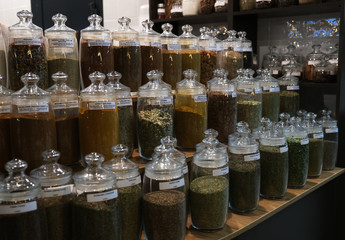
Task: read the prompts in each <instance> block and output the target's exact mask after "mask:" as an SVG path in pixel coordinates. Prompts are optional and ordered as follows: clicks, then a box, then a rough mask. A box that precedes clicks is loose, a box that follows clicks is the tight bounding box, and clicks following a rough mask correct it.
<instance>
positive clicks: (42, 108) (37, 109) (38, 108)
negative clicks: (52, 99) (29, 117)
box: [18, 104, 49, 113]
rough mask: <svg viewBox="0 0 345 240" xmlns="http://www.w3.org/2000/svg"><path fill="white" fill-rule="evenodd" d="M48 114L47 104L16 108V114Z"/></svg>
mask: <svg viewBox="0 0 345 240" xmlns="http://www.w3.org/2000/svg"><path fill="white" fill-rule="evenodd" d="M45 112H49V106H48V104H42V105H33V106H31V105H28V106H18V113H45Z"/></svg>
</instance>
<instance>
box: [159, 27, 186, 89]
mask: <svg viewBox="0 0 345 240" xmlns="http://www.w3.org/2000/svg"><path fill="white" fill-rule="evenodd" d="M172 29H173V26H172V25H171V24H170V23H165V24H163V25H162V30H163V33H162V34H161V37H160V40H161V42H162V48H163V73H164V75H163V81H164V82H166V83H168V84H170V85H171V88H172V89H173V90H175V89H176V83H177V82H179V81H181V76H182V55H181V45H180V43H179V39H178V37H177V36H176V35H175V34H173V33H172V32H171V31H172Z"/></svg>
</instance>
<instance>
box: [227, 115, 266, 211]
mask: <svg viewBox="0 0 345 240" xmlns="http://www.w3.org/2000/svg"><path fill="white" fill-rule="evenodd" d="M229 152H230V153H229V156H230V160H229V190H230V192H229V203H230V205H229V206H230V208H231V210H233V211H235V212H241V213H243V212H250V211H253V210H255V209H256V208H257V207H258V203H259V195H260V152H259V144H258V142H257V141H256V140H255V138H254V137H252V136H251V135H250V129H249V128H248V127H247V126H245V123H244V122H239V123H238V125H237V132H236V134H234V137H233V138H231V140H230V141H229Z"/></svg>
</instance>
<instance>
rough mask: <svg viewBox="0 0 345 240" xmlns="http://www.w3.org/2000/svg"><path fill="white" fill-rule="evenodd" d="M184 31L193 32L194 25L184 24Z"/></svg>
mask: <svg viewBox="0 0 345 240" xmlns="http://www.w3.org/2000/svg"><path fill="white" fill-rule="evenodd" d="M182 31H183V32H188V33H191V32H192V31H193V27H192V26H191V25H189V24H186V25H183V26H182Z"/></svg>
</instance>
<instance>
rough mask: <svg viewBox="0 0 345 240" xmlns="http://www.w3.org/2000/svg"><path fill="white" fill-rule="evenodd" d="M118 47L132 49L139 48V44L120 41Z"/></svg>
mask: <svg viewBox="0 0 345 240" xmlns="http://www.w3.org/2000/svg"><path fill="white" fill-rule="evenodd" d="M119 45H120V46H121V47H125V46H126V47H128V46H132V47H138V46H139V42H138V41H120V42H119Z"/></svg>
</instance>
